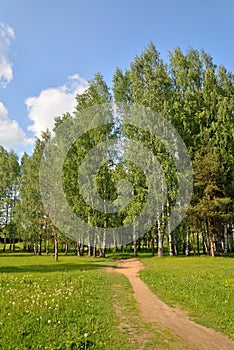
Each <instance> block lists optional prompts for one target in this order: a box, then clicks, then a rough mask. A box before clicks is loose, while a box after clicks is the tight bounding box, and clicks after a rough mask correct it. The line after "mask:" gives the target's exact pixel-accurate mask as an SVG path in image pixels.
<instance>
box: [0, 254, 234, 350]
mask: <svg viewBox="0 0 234 350" xmlns="http://www.w3.org/2000/svg"><path fill="white" fill-rule="evenodd" d="M128 256H130V255H128ZM117 257H120V256H119V255H118V256H117ZM125 257H126V256H125ZM114 258H116V256H115V255H111V256H109V257H107V258H105V259H101V258H88V257H77V256H74V255H73V256H62V255H61V256H60V257H59V261H58V262H54V261H53V256H52V255H49V256H34V255H30V254H21V253H16V254H12V253H6V254H3V253H1V254H0V349H3V350H8V349H9V350H10V349H12V350H13V349H14V350H15V349H19V350H23V349H25V350H28V349H33V350H34V349H50V350H57V349H61V350H68V349H80V350H83V349H84V350H86V349H95V350H99V349H100V350H101V349H102V350H103V349H106V350H120V349H121V350H131V349H134V350H136V349H148V350H152V349H159V350H160V349H165V350H166V349H187V347H186V346H185V345H183V340H182V339H180V338H178V337H177V336H175V335H174V334H172V333H171V332H169V331H168V330H167V329H162V328H160V327H159V326H156V325H155V324H151V323H150V322H147V321H145V320H143V319H142V318H141V316H140V314H139V310H138V307H137V303H136V301H135V299H134V298H133V291H132V288H131V285H130V283H129V281H128V280H127V279H126V277H124V276H123V275H122V274H118V273H115V272H114V268H113V267H114V266H115V264H116V262H115V259H114ZM141 260H142V262H143V263H144V265H145V266H146V269H145V270H143V271H142V272H141V277H142V279H143V280H144V281H145V282H146V283H147V284H148V285H149V286H150V288H151V289H152V291H153V292H155V293H156V294H157V295H158V296H159V297H160V298H161V299H162V300H164V301H166V302H167V303H169V304H171V305H180V306H181V307H182V308H183V309H185V310H187V311H188V312H189V314H190V315H191V316H192V317H193V318H195V319H196V321H198V322H200V323H202V324H204V325H206V326H209V327H213V328H215V329H216V330H219V331H221V332H223V333H225V334H227V335H228V336H229V337H231V338H233V339H234V333H233V324H232V323H231V321H232V318H233V314H234V309H233V307H234V303H233V300H234V274H233V270H234V259H232V258H215V259H214V258H213V259H212V258H208V257H200V258H196V257H190V258H178V257H177V258H175V257H174V258H170V257H165V258H162V259H158V258H156V257H154V258H152V257H151V258H149V257H147V256H145V255H143V256H142V257H141Z"/></svg>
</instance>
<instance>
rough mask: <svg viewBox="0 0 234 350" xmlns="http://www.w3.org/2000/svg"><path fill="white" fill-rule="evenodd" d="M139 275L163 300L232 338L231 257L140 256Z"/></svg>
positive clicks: (233, 270) (233, 292)
mask: <svg viewBox="0 0 234 350" xmlns="http://www.w3.org/2000/svg"><path fill="white" fill-rule="evenodd" d="M142 262H143V263H144V265H145V266H146V269H145V270H143V271H141V273H140V276H141V278H142V279H143V281H144V282H145V283H146V284H147V285H148V286H149V287H150V289H151V290H152V291H153V292H154V293H155V294H156V295H157V296H158V297H159V298H160V299H161V300H163V301H164V302H166V303H168V304H169V305H171V306H179V307H181V308H183V309H184V310H186V311H188V314H189V316H191V318H192V319H194V320H195V321H196V322H198V323H200V324H202V325H205V326H207V327H211V328H213V329H215V330H217V331H220V332H223V333H225V334H226V335H228V336H229V337H230V338H231V339H234V324H233V315H234V259H233V258H223V257H219V258H211V257H184V258H182V257H164V258H161V259H158V258H142Z"/></svg>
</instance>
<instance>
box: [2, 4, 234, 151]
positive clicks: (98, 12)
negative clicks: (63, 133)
mask: <svg viewBox="0 0 234 350" xmlns="http://www.w3.org/2000/svg"><path fill="white" fill-rule="evenodd" d="M233 13H234V2H233V1H232V0H223V1H222V2H220V1H217V0H213V1H211V0H205V1H201V0H198V1H188V0H187V1H186V0H178V1H172V0H164V1H157V0H155V1H153V0H145V1H137V0H135V1H133V0H125V1H123V0H118V1H110V0H109V1H107V0H99V1H95V0H83V1H80V0H76V1H75V0H66V1H64V0H40V1H35V0H34V1H33V0H18V1H17V0H0V144H2V145H3V146H4V147H5V148H7V149H8V150H9V149H14V150H15V151H16V152H18V153H19V154H22V152H23V151H24V150H25V151H27V152H30V151H31V149H32V146H33V143H34V140H35V136H40V133H41V131H43V130H45V129H46V128H47V127H52V125H53V118H54V116H56V115H62V114H63V113H65V112H72V110H73V108H74V104H75V95H76V94H77V93H81V92H82V91H84V89H85V88H86V87H87V84H88V83H87V81H88V80H90V79H92V78H93V76H94V74H95V73H97V72H101V73H102V74H103V76H104V78H105V79H106V81H107V83H108V84H109V85H111V80H112V76H113V74H114V72H115V69H116V67H117V66H119V67H121V68H122V69H126V68H128V66H129V63H130V62H131V61H133V59H134V57H135V56H136V55H137V54H140V53H141V52H142V51H143V50H144V48H145V47H146V46H147V45H148V43H149V42H150V41H153V42H154V43H155V45H156V47H157V49H158V50H159V52H160V53H161V56H162V58H164V59H166V58H167V55H168V52H169V51H172V50H173V49H174V48H175V47H177V46H180V47H181V48H182V49H183V50H186V48H188V47H193V48H196V49H201V48H204V49H205V51H206V52H207V53H209V54H211V56H212V57H213V58H214V62H215V63H216V64H218V65H221V64H222V65H224V66H225V67H226V68H227V69H228V70H230V71H232V72H233V71H234V47H233V46H234V45H233V34H234V21H233Z"/></svg>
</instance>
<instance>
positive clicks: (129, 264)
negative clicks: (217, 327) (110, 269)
mask: <svg viewBox="0 0 234 350" xmlns="http://www.w3.org/2000/svg"><path fill="white" fill-rule="evenodd" d="M143 268H144V266H143V264H142V263H141V262H140V261H139V260H138V259H128V260H120V261H119V262H118V265H117V268H116V269H115V271H117V272H120V273H122V274H124V275H125V276H126V277H127V278H128V279H129V281H130V283H131V285H132V287H133V290H134V295H135V298H136V300H137V302H138V304H139V308H140V310H141V313H142V316H143V317H144V318H145V319H146V320H147V321H149V322H156V323H158V324H160V325H162V326H163V327H165V328H168V329H170V330H171V331H173V332H174V333H175V334H177V335H179V336H180V337H182V338H183V339H184V340H185V342H186V343H187V344H188V345H189V346H190V347H192V348H193V349H194V350H234V342H233V341H231V340H229V339H228V338H227V337H226V336H224V335H222V334H220V333H217V332H215V331H214V330H212V329H209V328H205V327H202V326H200V325H198V324H196V323H195V322H192V321H191V320H189V318H188V317H187V316H186V315H185V313H184V312H182V311H180V310H178V309H174V308H171V307H169V306H167V305H166V304H164V303H163V302H162V301H161V300H159V299H158V298H157V297H156V296H155V295H154V294H153V293H152V292H151V291H150V289H149V288H148V287H147V285H146V284H145V283H144V282H143V281H142V280H141V279H140V278H139V277H138V272H139V271H140V270H142V269H143Z"/></svg>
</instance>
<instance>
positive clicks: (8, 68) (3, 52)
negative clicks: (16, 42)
mask: <svg viewBox="0 0 234 350" xmlns="http://www.w3.org/2000/svg"><path fill="white" fill-rule="evenodd" d="M14 38H15V33H14V29H13V28H12V27H10V26H9V25H8V24H6V23H3V22H0V86H1V87H3V88H5V87H6V86H7V84H8V83H9V82H10V81H11V80H12V79H13V69H12V63H11V62H10V60H9V57H8V52H9V49H10V46H11V42H12V40H13V39H14Z"/></svg>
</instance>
